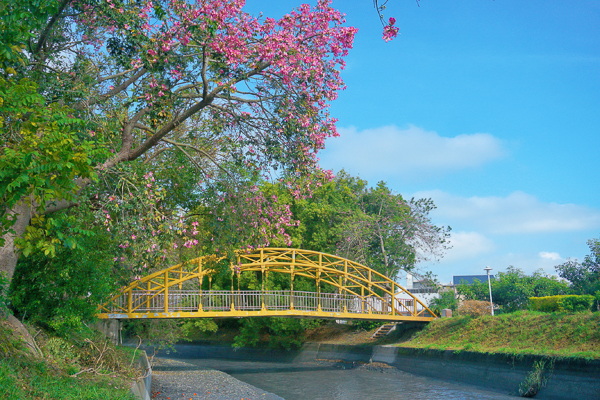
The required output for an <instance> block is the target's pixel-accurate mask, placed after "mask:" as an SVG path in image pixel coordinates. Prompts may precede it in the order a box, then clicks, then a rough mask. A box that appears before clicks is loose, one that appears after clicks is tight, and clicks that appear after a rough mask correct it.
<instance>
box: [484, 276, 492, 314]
mask: <svg viewBox="0 0 600 400" xmlns="http://www.w3.org/2000/svg"><path fill="white" fill-rule="evenodd" d="M483 270H484V271H485V272H487V276H488V287H489V288H490V310H492V316H494V303H493V302H492V282H491V281H490V271H491V270H492V269H491V268H490V267H489V266H487V267H485V268H484V269H483Z"/></svg>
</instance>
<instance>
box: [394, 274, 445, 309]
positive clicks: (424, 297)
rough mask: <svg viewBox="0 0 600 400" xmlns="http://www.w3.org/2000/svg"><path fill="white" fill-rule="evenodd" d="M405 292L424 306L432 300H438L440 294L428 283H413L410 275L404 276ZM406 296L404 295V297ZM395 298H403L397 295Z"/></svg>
mask: <svg viewBox="0 0 600 400" xmlns="http://www.w3.org/2000/svg"><path fill="white" fill-rule="evenodd" d="M405 289H406V290H408V291H409V292H410V293H411V294H412V295H414V296H415V297H416V298H417V299H419V300H421V301H422V302H423V303H425V304H426V305H427V304H429V303H430V302H431V300H433V299H439V297H440V293H439V289H438V288H437V287H432V286H431V285H429V284H428V282H421V281H415V280H414V277H413V276H412V274H411V273H407V274H406V287H405ZM405 296H406V295H405ZM397 297H403V296H402V294H399V295H398V296H397Z"/></svg>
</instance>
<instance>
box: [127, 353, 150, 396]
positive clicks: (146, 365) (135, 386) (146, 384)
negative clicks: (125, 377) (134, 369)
mask: <svg viewBox="0 0 600 400" xmlns="http://www.w3.org/2000/svg"><path fill="white" fill-rule="evenodd" d="M138 362H139V366H140V369H141V370H142V371H143V373H144V374H143V375H142V377H141V378H138V379H137V380H136V381H135V382H134V383H132V384H131V393H133V395H134V396H136V397H137V398H138V399H140V400H151V398H152V394H151V392H150V390H151V388H152V367H151V366H150V360H148V355H147V354H146V352H145V351H143V350H142V354H141V356H140V358H139V361H138Z"/></svg>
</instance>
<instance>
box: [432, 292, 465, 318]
mask: <svg viewBox="0 0 600 400" xmlns="http://www.w3.org/2000/svg"><path fill="white" fill-rule="evenodd" d="M457 307H458V299H457V298H456V295H455V294H454V291H453V290H448V291H445V292H442V293H440V297H439V298H436V299H433V300H431V302H430V303H429V308H430V309H431V311H433V312H434V313H436V314H437V316H440V315H441V314H442V310H443V309H445V308H449V309H451V310H452V311H456V309H457Z"/></svg>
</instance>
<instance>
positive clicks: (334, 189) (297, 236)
mask: <svg viewBox="0 0 600 400" xmlns="http://www.w3.org/2000/svg"><path fill="white" fill-rule="evenodd" d="M264 190H266V194H267V196H271V195H274V196H276V197H277V198H279V199H281V200H283V201H284V202H289V204H290V210H291V213H292V220H297V221H298V227H297V228H290V234H291V241H292V243H293V245H294V246H297V247H302V248H305V249H309V250H316V251H323V252H328V253H332V254H337V255H340V256H342V257H345V258H348V259H351V260H353V261H356V262H359V263H362V264H365V265H367V266H369V267H370V268H373V269H375V270H377V271H379V272H381V273H382V274H384V275H386V276H387V277H389V278H391V279H394V278H395V277H396V275H397V273H398V272H399V271H400V270H403V271H411V270H413V269H414V267H415V265H416V264H417V263H418V262H420V261H423V260H427V259H439V258H440V257H442V256H443V251H444V250H445V249H446V248H447V245H448V243H447V238H448V231H449V228H444V227H437V226H435V225H433V224H432V223H431V220H430V219H429V216H428V214H429V212H430V211H431V210H432V209H433V208H434V205H433V202H432V201H431V199H419V200H416V199H411V200H410V201H406V200H404V198H403V197H402V196H401V195H400V194H395V193H393V192H392V191H391V190H390V189H389V188H388V187H387V186H386V185H385V183H383V182H380V183H379V184H378V185H377V187H376V188H369V187H368V183H367V182H366V181H364V180H362V179H359V178H355V177H351V176H350V175H348V174H347V173H346V172H344V171H341V172H340V173H339V174H338V175H337V176H336V177H335V178H334V179H333V180H331V181H329V182H323V183H322V184H321V185H320V186H319V187H317V188H315V189H314V190H313V192H312V194H311V195H310V196H306V197H301V196H296V197H294V196H293V193H292V194H291V195H290V194H288V191H287V185H285V184H284V183H280V184H278V185H275V186H271V185H268V186H267V187H265V189H264Z"/></svg>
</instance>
